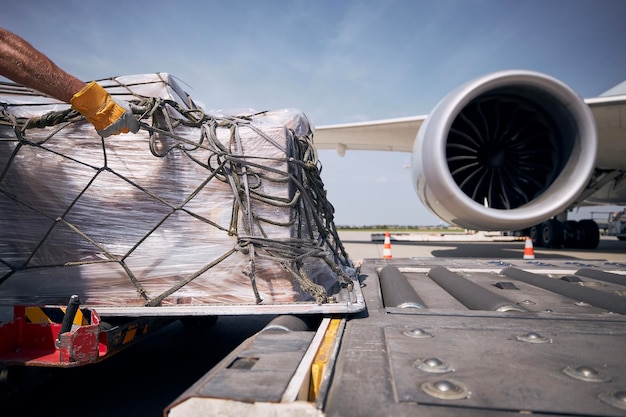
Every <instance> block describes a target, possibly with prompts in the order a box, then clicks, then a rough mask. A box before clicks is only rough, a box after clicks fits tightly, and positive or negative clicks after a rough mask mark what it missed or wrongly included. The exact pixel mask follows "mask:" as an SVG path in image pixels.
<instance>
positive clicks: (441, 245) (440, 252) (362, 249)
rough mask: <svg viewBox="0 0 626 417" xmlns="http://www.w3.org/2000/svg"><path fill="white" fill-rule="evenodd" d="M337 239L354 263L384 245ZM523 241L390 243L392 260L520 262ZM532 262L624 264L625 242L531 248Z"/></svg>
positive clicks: (347, 235)
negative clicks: (584, 260)
mask: <svg viewBox="0 0 626 417" xmlns="http://www.w3.org/2000/svg"><path fill="white" fill-rule="evenodd" d="M339 237H340V239H341V242H342V243H343V245H344V248H345V249H346V252H347V253H348V255H349V257H350V258H351V259H352V260H353V261H355V262H358V261H361V260H363V259H365V258H382V256H383V249H384V243H383V242H372V241H371V232H360V231H340V232H339ZM524 245H525V242H524V241H523V240H519V241H513V242H488V241H485V242H450V241H446V242H442V241H437V242H422V241H420V242H405V241H392V242H391V254H392V257H393V258H428V257H437V258H445V257H448V258H489V259H498V260H499V259H511V258H512V259H515V258H517V259H522V258H523V257H524ZM533 252H534V255H535V259H586V260H606V261H609V262H620V263H621V262H626V241H619V240H617V238H616V237H613V236H602V237H601V238H600V243H599V245H598V248H596V249H593V250H587V249H547V248H533Z"/></svg>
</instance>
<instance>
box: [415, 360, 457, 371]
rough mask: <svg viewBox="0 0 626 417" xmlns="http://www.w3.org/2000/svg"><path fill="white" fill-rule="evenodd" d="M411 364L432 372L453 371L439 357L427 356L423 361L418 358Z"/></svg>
mask: <svg viewBox="0 0 626 417" xmlns="http://www.w3.org/2000/svg"><path fill="white" fill-rule="evenodd" d="M413 366H414V367H415V368H417V369H419V370H421V371H424V372H430V373H433V374H445V373H446V372H452V371H454V369H452V368H451V367H450V365H448V364H447V363H445V362H443V361H442V360H441V359H439V358H428V359H424V360H423V361H422V360H419V359H418V360H416V361H415V363H413Z"/></svg>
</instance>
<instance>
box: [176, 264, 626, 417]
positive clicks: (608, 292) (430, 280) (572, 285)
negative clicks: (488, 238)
mask: <svg viewBox="0 0 626 417" xmlns="http://www.w3.org/2000/svg"><path fill="white" fill-rule="evenodd" d="M359 279H360V282H361V287H362V291H363V296H364V301H365V303H366V305H367V310H366V311H363V312H360V313H356V314H350V315H329V316H326V317H325V318H324V319H323V320H322V322H321V324H320V325H319V327H317V328H312V329H307V328H302V327H301V326H300V327H299V326H295V327H294V328H291V329H290V328H289V327H290V326H268V328H266V329H265V330H263V331H261V332H259V333H258V334H256V335H255V336H253V337H252V338H250V339H248V340H247V341H246V342H244V343H243V344H242V345H241V346H240V347H239V348H237V349H235V350H234V351H233V352H232V353H231V354H230V355H229V356H227V357H226V358H225V359H224V360H223V361H222V362H221V363H220V364H219V365H217V366H216V367H215V368H214V369H212V370H211V371H210V372H209V373H207V374H206V375H205V377H204V378H202V379H201V380H200V381H198V382H197V383H196V384H195V385H194V386H193V387H191V388H190V389H189V390H188V391H186V392H185V393H183V394H182V395H181V396H180V397H179V398H178V399H177V400H176V401H174V402H173V403H172V404H171V405H170V406H169V407H168V408H167V409H166V410H165V414H166V415H169V416H171V417H187V416H193V415H200V414H201V415H208V416H210V415H220V416H236V415H237V416H239V415H244V414H245V415H275V416H281V415H285V416H287V415H289V416H292V415H301V416H305V415H306V416H352V415H358V416H378V415H394V416H414V415H422V416H450V415H463V416H491V415H493V416H495V415H498V416H502V415H511V416H514V415H519V414H520V413H523V414H533V415H544V416H548V415H575V416H624V415H626V362H625V361H624V346H626V315H625V314H626V296H625V295H626V265H624V264H620V263H612V262H605V261H567V260H562V259H561V260H550V259H542V260H541V261H535V260H517V259H516V260H489V259H468V258H464V259H461V258H446V259H442V258H428V259H420V258H414V259H399V258H396V259H393V260H389V259H387V260H384V259H373V260H369V259H366V260H365V261H364V262H363V263H362V264H361V266H360V275H359ZM320 369H321V370H320Z"/></svg>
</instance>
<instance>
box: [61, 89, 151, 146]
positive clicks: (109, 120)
mask: <svg viewBox="0 0 626 417" xmlns="http://www.w3.org/2000/svg"><path fill="white" fill-rule="evenodd" d="M71 104H72V108H73V109H74V110H76V111H78V112H79V113H80V114H82V115H83V116H85V118H86V119H87V120H88V121H89V122H90V123H91V124H92V125H93V126H94V127H95V128H96V131H97V132H98V134H99V135H100V136H102V137H103V138H106V137H108V136H110V135H119V134H120V133H128V132H129V131H130V132H133V133H137V131H139V121H137V119H136V118H135V116H133V112H132V111H131V109H130V106H129V104H128V103H127V102H126V101H124V100H115V99H113V97H111V95H110V94H109V93H108V92H107V91H106V90H105V89H104V88H102V86H100V85H99V84H97V83H96V82H95V81H92V82H91V83H89V84H88V85H87V86H86V87H85V88H83V89H82V90H81V91H79V92H78V93H76V94H74V96H73V97H72V100H71Z"/></svg>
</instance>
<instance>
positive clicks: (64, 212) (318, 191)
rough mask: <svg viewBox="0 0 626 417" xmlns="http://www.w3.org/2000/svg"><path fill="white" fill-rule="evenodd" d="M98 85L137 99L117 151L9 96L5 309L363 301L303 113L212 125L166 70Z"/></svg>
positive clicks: (1, 156) (14, 89)
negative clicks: (134, 127)
mask: <svg viewBox="0 0 626 417" xmlns="http://www.w3.org/2000/svg"><path fill="white" fill-rule="evenodd" d="M137 78H138V79H137ZM100 83H101V84H102V85H103V86H105V88H107V89H108V90H109V91H110V92H111V93H112V95H113V96H114V97H118V98H122V99H125V100H127V101H129V102H130V103H131V106H132V109H133V113H134V114H135V116H136V118H137V119H139V120H140V123H141V129H140V131H139V132H138V133H137V134H126V135H119V136H111V137H109V138H106V139H103V138H101V137H99V136H98V135H97V133H96V132H95V130H94V129H93V126H92V125H91V124H89V123H87V122H86V121H85V120H84V118H83V117H82V116H81V115H80V114H79V113H77V112H75V111H73V110H72V109H71V108H67V106H66V105H65V106H64V105H62V104H59V103H58V102H55V101H53V100H51V99H49V98H45V97H42V96H40V95H38V94H36V93H33V92H30V91H29V90H26V89H23V88H22V87H20V86H16V85H12V84H5V85H3V86H2V92H3V93H4V94H0V101H2V104H1V105H2V107H1V108H0V215H1V218H0V226H1V227H0V229H1V230H2V236H1V238H0V303H25V304H31V303H32V304H54V303H57V304H58V303H65V302H66V301H67V299H68V297H69V296H70V295H72V294H79V296H80V297H81V300H82V301H83V302H84V303H85V304H91V305H125V306H127V305H143V306H163V305H173V304H207V303H208V304H213V303H219V304H224V303H255V304H262V303H284V302H316V303H318V304H323V303H328V302H334V301H336V298H335V294H337V293H338V292H339V291H341V289H342V288H347V289H348V291H351V290H352V285H353V284H352V283H353V278H354V269H353V264H352V262H351V261H350V259H349V258H348V256H347V254H346V252H345V250H344V248H343V246H342V244H341V241H340V239H339V237H338V234H337V231H336V228H335V225H334V223H333V210H334V209H333V206H332V205H331V204H330V202H329V201H328V200H327V198H326V192H325V190H324V185H323V182H322V180H321V177H320V169H321V165H320V162H319V161H318V158H317V154H316V150H315V148H314V145H313V133H312V130H313V129H312V127H311V126H310V124H309V122H308V120H307V118H306V116H305V115H304V114H302V113H301V112H298V111H296V110H289V109H285V110H278V111H271V112H250V113H247V114H245V115H241V114H238V115H226V114H220V113H217V114H208V113H206V112H205V111H203V110H202V109H201V108H200V107H198V106H196V105H195V104H194V103H193V101H192V100H191V99H190V98H189V96H186V94H184V93H181V90H180V88H179V87H178V86H177V85H176V83H175V81H174V80H173V79H172V78H171V77H170V76H168V75H167V74H156V75H155V74H153V75H150V76H135V77H134V78H133V77H130V76H129V77H126V78H124V77H118V78H112V79H109V80H100ZM51 109H52V110H51Z"/></svg>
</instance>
